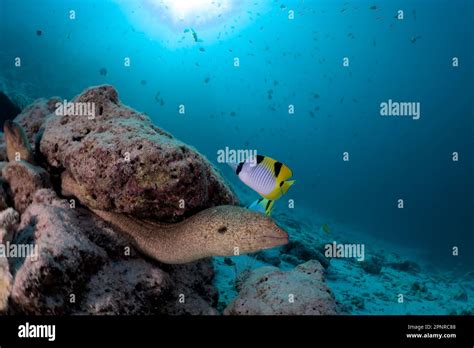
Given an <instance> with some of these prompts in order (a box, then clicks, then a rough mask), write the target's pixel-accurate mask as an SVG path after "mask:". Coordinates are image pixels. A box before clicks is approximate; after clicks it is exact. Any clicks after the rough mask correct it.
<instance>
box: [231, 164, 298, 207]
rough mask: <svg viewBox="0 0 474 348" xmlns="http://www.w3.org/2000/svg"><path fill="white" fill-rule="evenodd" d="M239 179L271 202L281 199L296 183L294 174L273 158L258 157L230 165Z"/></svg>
mask: <svg viewBox="0 0 474 348" xmlns="http://www.w3.org/2000/svg"><path fill="white" fill-rule="evenodd" d="M230 165H231V167H232V168H233V169H234V170H235V173H236V174H237V176H238V177H239V179H240V180H241V181H242V182H243V183H244V184H246V185H247V186H248V187H250V188H251V189H253V190H254V191H256V192H258V193H259V194H260V195H261V196H262V197H265V198H267V199H270V200H276V199H279V198H280V197H281V196H283V195H284V194H285V193H286V192H288V190H289V188H290V187H291V186H292V185H293V184H294V183H295V181H294V180H291V181H287V179H289V178H291V176H292V175H293V172H292V171H291V169H290V168H288V167H287V166H286V165H285V164H283V163H281V162H278V161H275V160H274V159H273V158H270V157H267V156H262V155H257V156H256V158H252V159H247V160H245V161H243V162H240V163H238V164H235V163H233V164H230Z"/></svg>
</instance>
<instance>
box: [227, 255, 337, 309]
mask: <svg viewBox="0 0 474 348" xmlns="http://www.w3.org/2000/svg"><path fill="white" fill-rule="evenodd" d="M323 273H324V268H323V267H322V266H321V264H320V263H319V262H318V261H316V260H311V261H308V262H306V263H303V264H301V265H299V266H297V267H295V268H294V269H293V270H291V271H286V272H285V271H281V270H280V269H278V268H276V267H261V268H258V269H256V270H254V271H253V272H252V273H251V274H250V275H249V277H248V278H247V280H246V281H245V282H244V283H243V284H242V286H241V290H240V292H239V294H238V296H237V298H236V299H234V300H233V301H232V302H231V303H230V304H229V305H228V306H227V308H226V309H225V311H224V314H227V315H331V314H337V313H336V302H335V300H334V296H333V294H332V293H331V290H330V289H329V288H328V286H327V285H326V284H325V283H324V276H323Z"/></svg>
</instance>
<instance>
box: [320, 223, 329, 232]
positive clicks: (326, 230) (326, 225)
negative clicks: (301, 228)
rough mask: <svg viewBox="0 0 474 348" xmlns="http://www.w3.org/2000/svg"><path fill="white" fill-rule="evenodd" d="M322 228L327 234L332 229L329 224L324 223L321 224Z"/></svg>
mask: <svg viewBox="0 0 474 348" xmlns="http://www.w3.org/2000/svg"><path fill="white" fill-rule="evenodd" d="M321 230H323V232H324V233H326V234H330V233H331V229H330V228H329V226H328V224H322V225H321Z"/></svg>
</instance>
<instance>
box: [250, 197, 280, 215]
mask: <svg viewBox="0 0 474 348" xmlns="http://www.w3.org/2000/svg"><path fill="white" fill-rule="evenodd" d="M274 203H275V201H272V200H269V199H266V198H260V199H257V200H256V201H254V202H252V203H251V204H249V205H248V206H247V209H249V210H252V211H256V212H257V213H262V214H265V215H267V216H270V214H271V213H272V209H273V204H274Z"/></svg>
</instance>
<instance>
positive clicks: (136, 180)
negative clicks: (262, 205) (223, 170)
mask: <svg viewBox="0 0 474 348" xmlns="http://www.w3.org/2000/svg"><path fill="white" fill-rule="evenodd" d="M72 102H73V103H76V104H75V105H88V104H79V103H92V104H90V105H92V106H93V107H94V110H95V117H89V116H87V115H85V116H77V115H74V116H73V115H68V114H66V115H64V116H61V115H56V114H52V115H51V116H50V117H48V118H47V119H46V121H45V123H44V125H43V127H44V133H43V135H42V138H41V142H40V151H41V153H42V155H43V156H44V157H45V159H46V161H47V163H48V165H49V166H51V167H54V168H55V169H56V170H59V171H61V170H63V171H66V172H67V174H68V175H69V176H71V177H72V178H73V179H74V180H75V181H76V182H77V185H78V189H77V190H76V195H78V197H77V198H79V200H80V201H81V202H82V203H83V204H85V205H87V206H88V207H90V208H94V209H100V210H107V211H113V212H119V213H130V214H133V215H134V216H136V217H154V218H157V219H159V220H161V221H170V222H171V221H178V220H182V219H183V218H185V217H187V216H189V215H192V214H194V213H196V212H197V211H200V210H203V209H205V208H209V207H211V206H216V205H222V204H236V203H237V198H236V196H235V195H234V194H233V192H232V191H231V189H230V188H229V186H227V184H226V183H225V182H224V180H223V179H222V177H221V176H220V175H219V174H218V173H217V171H216V170H215V169H214V168H213V167H212V165H211V164H210V162H209V161H208V160H207V159H206V158H205V157H204V156H202V155H200V154H199V153H198V152H197V151H196V150H194V149H193V148H191V147H189V146H187V145H186V144H184V143H182V142H180V141H179V140H177V139H175V138H174V137H173V136H172V135H170V134H169V133H167V132H165V131H163V130H162V129H160V128H158V127H157V126H155V125H154V124H153V123H152V122H151V120H150V119H149V118H148V117H147V116H146V115H144V114H142V113H139V112H137V111H135V110H133V109H131V108H129V107H127V106H125V105H123V104H122V103H121V102H120V101H119V98H118V95H117V91H116V90H115V89H114V88H113V87H112V86H100V87H94V88H90V89H88V90H86V91H84V92H83V93H82V94H80V95H79V96H77V97H76V98H75V99H74V100H72ZM77 192H79V194H78V193H77Z"/></svg>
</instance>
